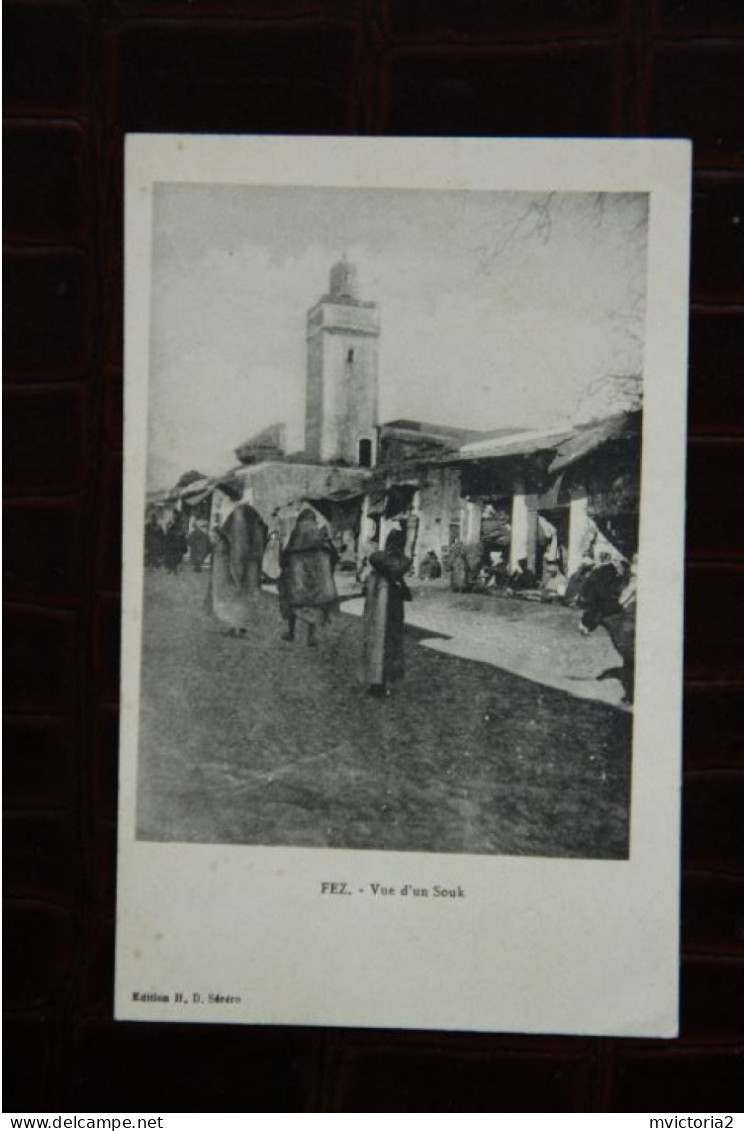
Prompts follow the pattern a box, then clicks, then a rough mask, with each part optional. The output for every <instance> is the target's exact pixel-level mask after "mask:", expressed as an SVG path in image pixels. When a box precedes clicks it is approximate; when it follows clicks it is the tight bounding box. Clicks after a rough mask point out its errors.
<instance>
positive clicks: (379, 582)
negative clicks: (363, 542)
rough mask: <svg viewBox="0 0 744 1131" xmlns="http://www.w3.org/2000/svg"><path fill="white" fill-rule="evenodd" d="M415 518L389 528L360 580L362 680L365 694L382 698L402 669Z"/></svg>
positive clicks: (409, 595)
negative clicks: (362, 637) (405, 523)
mask: <svg viewBox="0 0 744 1131" xmlns="http://www.w3.org/2000/svg"><path fill="white" fill-rule="evenodd" d="M415 531H416V525H415V522H408V523H407V525H406V529H405V531H403V530H401V529H397V530H392V531H391V532H390V534H389V535H388V537H387V540H386V542H385V549H384V550H381V551H380V550H378V551H376V552H375V553H373V554H370V557H369V565H370V571H369V573H368V575H367V578H366V580H365V582H364V644H363V673H362V677H363V682H364V684H365V685H366V688H367V694H368V695H372V696H375V697H377V698H382V697H384V696H385V695H386V694H389V691H390V684H391V683H394V682H396V681H397V680H401V679H402V678H403V674H404V670H405V656H404V648H403V625H404V620H405V616H404V602H406V601H410V600H411V591H410V590H409V588H408V586H407V585H406V583H405V580H404V578H405V575H406V573H408V571H409V569H410V568H411V562H412V547H413V541H414V538H415Z"/></svg>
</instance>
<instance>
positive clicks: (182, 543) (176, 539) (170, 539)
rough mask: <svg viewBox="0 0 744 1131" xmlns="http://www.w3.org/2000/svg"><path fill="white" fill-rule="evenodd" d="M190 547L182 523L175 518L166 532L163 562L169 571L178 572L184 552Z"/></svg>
mask: <svg viewBox="0 0 744 1131" xmlns="http://www.w3.org/2000/svg"><path fill="white" fill-rule="evenodd" d="M188 548H189V544H188V542H187V541H186V535H185V534H184V532H183V530H182V528H181V523H180V521H179V520H178V519H175V518H174V519H173V521H172V522H171V523H170V525H169V527H168V529H167V530H166V532H165V548H164V551H163V563H164V565H165V568H166V571H167V572H168V573H172V574H176V573H178V571H179V569H180V568H181V562H182V561H183V557H184V554H185V553H186V551H187V550H188Z"/></svg>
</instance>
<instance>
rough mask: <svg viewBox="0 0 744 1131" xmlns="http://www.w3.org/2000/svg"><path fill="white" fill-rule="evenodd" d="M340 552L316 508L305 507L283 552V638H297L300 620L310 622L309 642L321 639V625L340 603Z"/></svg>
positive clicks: (281, 595) (280, 586) (312, 645)
mask: <svg viewBox="0 0 744 1131" xmlns="http://www.w3.org/2000/svg"><path fill="white" fill-rule="evenodd" d="M337 561H338V553H337V551H336V548H335V546H334V545H333V543H332V542H331V539H330V537H329V535H328V531H327V530H325V529H323V528H322V527H320V526H319V525H318V520H317V516H316V514H315V511H314V510H312V509H311V508H310V507H305V509H304V510H302V511H300V513H299V515H298V516H297V522H296V523H295V526H294V529H293V531H292V533H291V534H290V536H289V539H288V541H287V544H286V546H285V547H284V549H283V551H282V554H281V575H280V577H279V584H278V589H279V609H280V612H281V614H282V616H283V617H284V619H285V620H286V622H287V631H286V632H285V634H284V637H283V639H284V640H288V641H292V640H294V638H295V629H296V626H297V621H298V620H300V621H302V622H303V623H304V624H306V625H307V643H308V645H309V647H311V648H314V647H315V646H316V645H317V643H318V638H317V632H318V628H319V627H321V626H322V625H324V624H327V623H328V619H329V617H330V614H331V612H332V610H333V609H335V608H336V606H337V604H338V593H337V592H336V582H335V580H334V577H333V570H334V567H335V565H336V562H337Z"/></svg>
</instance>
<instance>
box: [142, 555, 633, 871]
mask: <svg viewBox="0 0 744 1131" xmlns="http://www.w3.org/2000/svg"><path fill="white" fill-rule="evenodd" d="M207 584H208V574H194V573H191V572H187V571H186V570H184V571H183V572H181V573H180V574H179V575H178V576H176V577H169V576H166V575H165V574H163V573H160V572H152V571H148V573H147V575H146V578H145V600H144V634H143V657H142V713H141V732H140V766H139V778H138V834H139V836H140V837H141V838H143V839H147V840H157V841H191V842H200V843H235V844H263V845H297V846H309V847H345V848H376V849H389V850H396V851H432V852H453V853H499V854H517V855H540V856H572V857H589V858H623V857H625V856H626V855H627V850H628V843H627V838H628V803H629V791H630V744H631V728H632V715H631V714H629V713H628V712H624V711H621V710H618V709H617V708H616V707H614V706H612V705H609V704H607V703H603V702H595V701H590V700H588V699H584V698H577V697H576V696H575V695H573V694H569V693H568V692H566V691H565V690H561V689H558V688H555V687H550V686H545V684H544V682H540V681H538V680H537V679H527V678H524V676H523V675H519V674H514V672H512V671H509V670H504V668H501V667H499V666H497V664H496V663H495V662H493V660H492V659H490V657H491V655H492V653H493V649H492V650H491V652H489V662H481V661H480V660H474V659H466V658H462V656H460V655H453V654H451V653H450V652H449V651H447V650H446V649H445V650H437V647H442V646H443V643H446V642H443V641H442V635H441V634H439V636H437V634H435V633H433V632H432V630H431V629H427V628H421V627H415V626H413V625H411V626H409V627H408V628H407V630H406V646H407V648H406V668H407V670H406V679H405V682H404V683H403V684H401V685H399V686H398V687H396V689H395V692H394V694H393V696H392V697H391V698H389V699H386V700H384V701H379V700H375V699H371V698H369V697H368V696H366V695H365V694H364V689H363V688H362V687H361V686H360V683H359V676H358V669H359V658H360V654H361V630H362V626H361V623H360V620H359V618H358V616H353V615H348V614H347V613H344V612H341V613H339V614H337V615H336V616H335V617H334V618H333V620H332V622H331V624H330V625H329V626H328V628H327V629H326V630H325V631H324V633H323V635H322V637H321V641H320V647H319V648H317V649H315V650H312V649H308V648H307V647H306V646H305V643H304V640H303V639H302V638H301V634H298V640H297V642H296V643H294V644H289V643H286V642H284V641H282V640H281V633H282V631H283V624H282V621H281V620H280V618H279V612H278V606H277V601H276V598H275V596H274V595H273V594H270V593H266V594H265V595H264V596H263V599H262V602H261V605H260V609H259V615H258V616H257V620H256V624H255V626H254V627H253V629H252V631H251V632H250V633H249V635H248V637H247V638H246V639H238V638H231V637H229V636H226V635H224V633H223V631H222V629H221V627H220V626H219V625H218V624H217V623H215V622H214V621H213V620H212V619H211V617H210V616H209V615H208V613H207V612H206V611H205V609H204V607H203V599H204V593H205V590H206V587H207ZM417 598H418V599H419V600H420V605H419V608H420V609H421V611H422V613H423V610H424V609H425V608H428V607H431V608H433V607H434V605H435V604H436V601H437V598H432V597H431V596H427V595H424V594H418V595H417ZM442 601H443V603H444V604H445V605H447V606H448V608H449V611H448V616H449V617H450V618H452V616H454V615H456V614H457V608H456V607H454V608H453V607H452V606H453V602H452V601H450V600H449V598H448V597H446V598H442ZM427 602H428V605H427ZM415 603H416V602H414V604H415ZM460 603H461V604H464V606H466V607H464V608H463V610H462V616H463V617H464V621H463V623H466V622H467V618H468V617H471V618H474V623H475V622H477V623H482V621H483V617H484V616H485V615H495V616H497V617H502V616H503V617H506V618H508V619H509V620H510V623H511V627H510V629H509V631H510V633H511V637H510V639H512V638H513V637H514V634H515V632H516V631H517V629H515V623H516V624H517V628H518V621H519V617H520V616H522V617H523V618H524V623H525V625H528V627H529V633H531V634H534V633H535V632H536V631H538V629H539V630H540V631H542V632H543V639H544V640H545V641H546V642H548V641H550V642H551V643H550V647H551V648H555V633H556V632H559V631H562V629H561V628H560V625H558V626H557V627H556V625H557V620H556V618H555V616H553V614H554V613H556V612H559V610H544V609H538V610H536V611H535V612H530V610H529V609H527V608H525V610H524V611H522V612H520V609H519V608H516V609H515V607H514V605H512V604H510V605H509V607H508V609H507V608H506V607H504V609H503V611H501V612H499V611H497V612H496V613H495V614H492V607H491V606H489V610H488V613H487V614H486V613H483V611H482V610H481V611H479V609H478V606H477V603H474V602H473V601H472V600H470V598H468V599H466V600H465V601H464V602H460ZM457 604H458V602H454V605H455V606H457ZM357 605H358V602H357ZM342 607H343V606H342ZM493 607H495V606H493ZM349 608H350V609H351V606H349ZM409 608H411V606H409ZM356 611H357V612H358V608H357V610H356ZM560 612H565V610H560ZM545 614H547V615H545ZM432 615H433V614H432ZM515 618H516V622H515ZM560 619H561V618H558V620H560ZM554 621H555V622H556V623H555V624H554V623H553V622H554ZM459 623H460V621H458V622H457V624H459ZM453 625H454V627H457V625H456V624H455V622H451V623H450V628H451V627H452V626H453ZM550 633H553V635H552V636H549V635H548V634H550ZM517 635H518V633H517ZM453 638H454V637H453ZM427 641H428V646H423V645H426V644H427ZM432 645H433V646H432ZM546 646H547V645H546ZM577 647H578V645H577ZM597 647H598V648H602V647H604V645H597ZM493 654H494V655H495V653H493ZM587 673H588V674H587V679H588V678H589V677H590V675H591V672H590V671H589V669H587Z"/></svg>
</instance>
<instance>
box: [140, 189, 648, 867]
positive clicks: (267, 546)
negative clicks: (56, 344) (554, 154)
mask: <svg viewBox="0 0 744 1131" xmlns="http://www.w3.org/2000/svg"><path fill="white" fill-rule="evenodd" d="M647 235H648V196H647V194H642V193H607V192H597V193H566V192H549V193H541V194H538V193H519V192H517V193H514V192H502V193H499V192H479V193H474V192H470V191H468V190H459V191H436V190H431V189H429V190H426V189H422V190H416V189H407V190H397V191H396V190H381V189H378V190H369V189H364V188H358V189H323V188H298V189H295V188H292V187H287V188H269V189H267V188H260V187H245V188H244V187H241V186H228V187H225V186H221V185H219V184H216V185H197V186H193V185H178V184H176V185H173V184H170V185H169V184H158V185H157V186H156V189H155V193H154V198H153V250H152V306H151V310H152V315H151V325H150V346H151V354H150V374H149V414H150V416H149V432H148V481H147V509H146V517H145V525H144V531H143V553H144V556H145V590H144V603H143V650H142V681H143V683H142V699H141V705H140V707H141V732H140V762H139V779H138V801H137V806H138V836H140V837H142V838H144V839H149V840H176V841H198V842H215V843H237V844H259V845H298V846H306V847H328V848H363V849H370V848H373V849H383V850H384V849H395V850H399V851H421V852H466V853H476V854H481V853H502V854H503V853H506V854H532V855H538V856H580V857H587V858H595V857H596V858H606V859H622V858H624V857H627V855H628V847H629V808H630V782H631V776H632V735H633V717H632V703H633V684H634V650H635V649H634V636H635V604H636V597H635V593H636V575H637V571H638V570H642V568H643V563H642V562H640V561H639V555H638V529H639V525H638V524H639V505H640V477H641V437H642V420H643V363H644V349H643V345H644V334H645V297H646V270H647V262H646V251H647Z"/></svg>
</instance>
